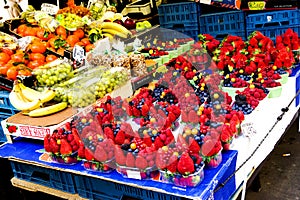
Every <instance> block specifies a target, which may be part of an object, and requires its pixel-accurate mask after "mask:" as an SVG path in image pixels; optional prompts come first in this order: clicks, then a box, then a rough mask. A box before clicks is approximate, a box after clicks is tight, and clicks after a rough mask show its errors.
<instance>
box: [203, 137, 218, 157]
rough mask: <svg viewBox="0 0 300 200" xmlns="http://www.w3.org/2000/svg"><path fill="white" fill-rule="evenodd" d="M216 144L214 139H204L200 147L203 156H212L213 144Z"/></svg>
mask: <svg viewBox="0 0 300 200" xmlns="http://www.w3.org/2000/svg"><path fill="white" fill-rule="evenodd" d="M215 144H216V141H215V140H210V139H209V140H206V141H205V142H204V143H203V144H202V147H201V152H202V155H203V156H208V157H210V156H213V155H214V151H213V150H214V146H215Z"/></svg>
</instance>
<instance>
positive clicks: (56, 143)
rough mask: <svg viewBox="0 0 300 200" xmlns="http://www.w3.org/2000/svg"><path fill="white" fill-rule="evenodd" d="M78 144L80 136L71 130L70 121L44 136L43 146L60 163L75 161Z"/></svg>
mask: <svg viewBox="0 0 300 200" xmlns="http://www.w3.org/2000/svg"><path fill="white" fill-rule="evenodd" d="M79 146H80V138H79V136H78V134H77V132H76V131H74V130H73V128H72V130H71V125H70V123H66V124H65V125H64V127H61V128H58V129H57V130H55V131H53V133H52V134H51V135H50V134H47V135H46V136H45V138H44V148H45V150H46V152H49V153H51V154H50V155H51V157H52V158H53V160H55V161H57V162H60V163H74V162H77V158H76V157H77V151H78V149H79Z"/></svg>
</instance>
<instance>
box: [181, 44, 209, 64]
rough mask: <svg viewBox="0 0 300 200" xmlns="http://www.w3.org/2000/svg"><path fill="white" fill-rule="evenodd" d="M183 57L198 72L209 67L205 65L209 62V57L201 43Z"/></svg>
mask: <svg viewBox="0 0 300 200" xmlns="http://www.w3.org/2000/svg"><path fill="white" fill-rule="evenodd" d="M183 56H184V58H185V59H186V60H188V61H190V62H191V63H192V64H193V65H194V66H195V68H197V69H198V70H200V69H205V67H204V66H207V65H204V64H206V63H207V62H208V61H209V55H208V53H207V51H206V50H205V49H204V48H203V46H202V44H201V43H200V42H199V43H195V44H193V45H192V48H191V49H190V50H189V51H188V52H187V53H185V54H184V55H183Z"/></svg>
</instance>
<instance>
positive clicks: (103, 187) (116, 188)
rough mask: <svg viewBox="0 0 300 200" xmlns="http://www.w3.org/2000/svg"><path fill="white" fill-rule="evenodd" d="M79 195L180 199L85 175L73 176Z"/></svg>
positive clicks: (113, 197) (110, 198) (89, 196)
mask: <svg viewBox="0 0 300 200" xmlns="http://www.w3.org/2000/svg"><path fill="white" fill-rule="evenodd" d="M74 180H75V185H76V190H77V192H78V194H79V196H81V197H83V198H88V199H107V200H117V199H118V200H119V199H123V198H124V197H128V198H135V199H143V200H153V199H156V200H180V199H181V197H176V196H171V195H168V194H162V193H158V192H154V191H149V190H144V189H141V188H136V187H132V186H127V185H123V184H118V183H113V182H109V181H104V180H101V179H97V178H92V177H87V176H80V175H75V176H74Z"/></svg>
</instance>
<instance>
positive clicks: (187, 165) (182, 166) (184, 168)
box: [177, 152, 195, 175]
mask: <svg viewBox="0 0 300 200" xmlns="http://www.w3.org/2000/svg"><path fill="white" fill-rule="evenodd" d="M177 169H178V172H179V173H181V174H182V175H189V174H192V173H194V171H195V167H194V162H193V159H192V158H191V157H190V156H189V154H188V153H186V152H185V153H183V154H182V155H181V157H180V159H179V161H178V164H177Z"/></svg>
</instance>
